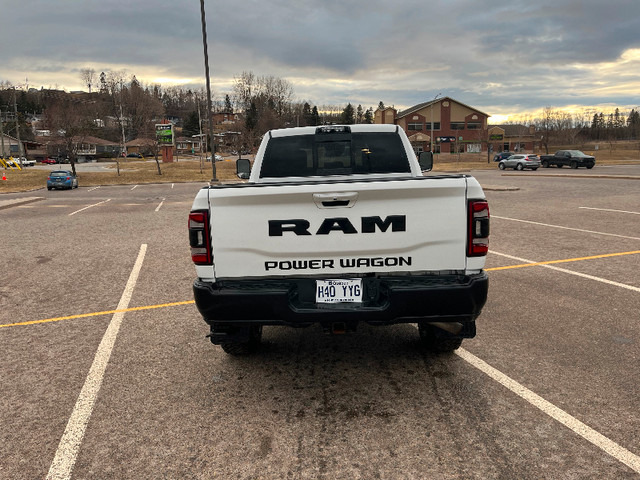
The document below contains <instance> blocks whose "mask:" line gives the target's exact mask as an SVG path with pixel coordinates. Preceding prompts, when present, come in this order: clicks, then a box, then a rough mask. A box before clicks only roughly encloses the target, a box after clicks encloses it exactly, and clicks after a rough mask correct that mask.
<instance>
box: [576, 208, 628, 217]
mask: <svg viewBox="0 0 640 480" xmlns="http://www.w3.org/2000/svg"><path fill="white" fill-rule="evenodd" d="M578 208H582V209H583V210H599V211H601V212H615V213H630V214H632V215H640V212H629V211H627V210H615V209H613V208H594V207H578Z"/></svg>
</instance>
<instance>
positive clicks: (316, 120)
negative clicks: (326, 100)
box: [310, 105, 320, 126]
mask: <svg viewBox="0 0 640 480" xmlns="http://www.w3.org/2000/svg"><path fill="white" fill-rule="evenodd" d="M311 118H312V120H313V123H310V125H314V126H315V125H320V114H319V113H318V107H316V106H315V105H314V107H313V108H312V109H311Z"/></svg>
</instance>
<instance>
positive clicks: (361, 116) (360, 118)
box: [356, 105, 364, 123]
mask: <svg viewBox="0 0 640 480" xmlns="http://www.w3.org/2000/svg"><path fill="white" fill-rule="evenodd" d="M363 119H364V112H363V111H362V105H358V109H357V110H356V123H362V121H363Z"/></svg>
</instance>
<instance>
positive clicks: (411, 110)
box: [396, 97, 491, 118]
mask: <svg viewBox="0 0 640 480" xmlns="http://www.w3.org/2000/svg"><path fill="white" fill-rule="evenodd" d="M445 100H448V101H450V102H456V103H457V104H458V105H462V106H463V107H467V108H468V109H470V110H473V111H475V112H478V113H480V114H482V115H485V116H487V117H490V116H491V115H489V114H487V113H484V112H481V111H480V110H478V109H477V108H473V107H471V106H469V105H466V104H464V103H462V102H459V101H458V100H455V99H453V98H451V97H442V98H437V99H434V100H429V101H428V102H424V103H419V104H418V105H414V106H413V107H410V108H408V109H406V110H402V111H401V112H398V114H397V116H396V117H397V118H401V117H406V116H407V115H411V114H412V113H415V112H417V111H418V110H422V109H423V108H425V107H429V106H431V105H435V104H436V103H439V102H443V101H445Z"/></svg>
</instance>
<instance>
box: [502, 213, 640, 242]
mask: <svg viewBox="0 0 640 480" xmlns="http://www.w3.org/2000/svg"><path fill="white" fill-rule="evenodd" d="M491 218H492V219H493V218H498V219H500V220H510V221H512V222H521V223H530V224H532V225H540V226H542V227H551V228H561V229H563V230H573V231H574V232H583V233H595V234H596V235H607V236H609V237H618V238H628V239H631V240H640V237H629V236H626V235H618V234H616V233H606V232H595V231H593V230H583V229H581V228H572V227H563V226H562V225H551V224H549V223H540V222H532V221H531V220H520V219H518V218H508V217H499V216H498V215H491Z"/></svg>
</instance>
